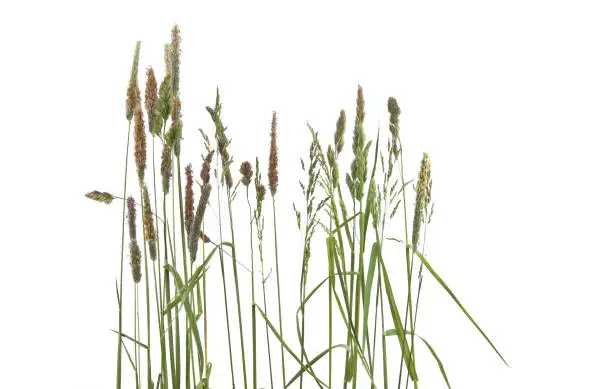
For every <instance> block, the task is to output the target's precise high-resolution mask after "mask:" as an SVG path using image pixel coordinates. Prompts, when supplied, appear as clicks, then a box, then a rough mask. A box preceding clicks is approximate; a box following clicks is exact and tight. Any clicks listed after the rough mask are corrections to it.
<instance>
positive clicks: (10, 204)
mask: <svg viewBox="0 0 612 389" xmlns="http://www.w3.org/2000/svg"><path fill="white" fill-rule="evenodd" d="M0 15H1V16H0V29H1V35H0V36H1V37H2V38H1V39H2V54H1V57H0V58H1V60H0V77H1V79H2V83H1V85H0V112H2V116H3V124H2V137H1V139H2V140H1V144H2V149H3V152H2V153H0V158H1V166H2V181H1V182H2V190H1V191H0V198H1V203H0V204H1V207H2V210H1V213H0V217H1V218H2V223H1V224H0V225H1V226H2V235H1V236H2V239H1V241H2V270H1V271H0V289H1V293H2V294H1V295H2V296H3V299H2V310H1V312H2V313H1V316H0V317H1V320H0V327H1V331H0V333H1V334H2V345H1V346H0V347H1V348H2V351H1V353H0V360H1V366H2V368H0V370H2V372H3V373H2V379H1V380H2V381H1V382H2V385H1V386H3V387H7V388H18V387H35V386H41V385H44V386H47V387H64V388H83V387H87V388H109V387H112V385H113V384H114V379H115V352H116V335H114V334H113V333H112V332H111V331H110V329H111V328H115V326H116V300H115V291H114V279H115V276H116V275H117V268H118V258H117V257H118V252H119V221H120V219H121V216H120V214H121V209H120V206H117V205H113V206H108V207H105V206H103V205H98V204H95V203H93V202H91V201H88V200H87V199H85V198H84V197H83V194H84V193H85V192H87V191H90V190H93V189H99V190H107V191H111V192H113V193H116V194H120V193H121V190H122V173H123V157H124V154H123V153H124V147H125V133H126V128H127V123H126V121H125V118H124V102H125V88H126V85H127V81H128V78H129V72H130V66H131V57H132V53H133V49H134V44H135V42H136V40H142V42H143V43H142V51H141V61H140V64H141V66H140V73H139V78H140V81H141V89H142V90H144V70H145V69H146V67H147V66H149V65H152V66H153V67H154V68H155V70H156V72H157V74H158V79H161V74H162V73H163V44H164V43H165V42H168V41H169V39H170V29H171V27H172V25H173V23H175V22H176V23H178V24H179V25H180V27H181V30H182V32H183V57H182V62H183V66H182V74H181V96H182V100H183V112H184V123H185V130H184V143H183V145H184V146H183V161H184V162H188V161H191V162H193V163H194V164H196V165H197V166H199V163H200V157H199V153H200V152H202V148H201V142H200V136H199V134H198V131H197V129H198V128H200V127H201V128H203V129H204V130H205V131H207V132H208V133H209V134H212V132H211V131H212V125H211V121H210V119H209V117H208V114H207V113H206V112H205V109H204V108H205V106H206V105H212V104H213V103H214V93H215V87H216V86H219V87H220V89H221V94H222V99H223V102H224V120H225V122H226V124H227V125H228V135H229V136H230V137H231V138H232V140H233V141H232V145H231V152H232V154H233V155H234V156H235V159H236V160H237V162H239V161H241V160H243V159H250V160H253V159H254V157H255V156H259V157H260V158H261V159H262V160H263V163H264V165H263V166H264V167H265V166H266V163H265V162H266V161H267V150H268V149H267V148H268V142H269V140H268V131H269V122H270V117H271V112H272V110H276V111H278V115H279V142H280V144H279V147H280V172H281V177H280V186H279V194H278V207H279V212H280V220H279V222H280V223H281V225H282V226H283V227H282V229H281V247H280V254H281V259H282V265H281V267H282V270H281V271H283V272H284V274H285V276H284V278H283V280H282V285H283V286H282V288H283V290H286V291H287V292H286V293H284V298H285V299H286V301H284V302H283V307H284V308H285V307H286V308H285V312H286V315H287V317H288V318H289V319H287V320H286V323H287V324H286V328H287V329H286V332H287V333H288V334H289V335H288V336H289V337H291V338H290V339H291V344H292V345H293V346H295V345H296V344H297V341H296V336H295V324H294V320H293V319H292V317H293V315H294V311H295V307H296V301H297V295H298V289H297V286H296V285H297V282H298V280H299V270H298V269H299V256H298V255H296V254H295V253H297V252H299V250H298V248H299V247H300V243H299V242H300V241H299V239H300V238H299V233H298V232H297V230H296V228H295V221H294V215H293V211H292V209H291V203H292V201H298V200H299V197H298V196H299V187H298V184H297V181H298V178H299V174H300V170H299V160H298V156H306V153H307V147H308V146H307V142H308V137H309V135H308V132H307V128H306V121H309V122H310V123H311V124H312V125H313V126H314V127H316V128H317V129H318V130H320V134H321V138H322V140H323V141H324V142H325V143H328V142H329V141H331V139H332V133H333V129H334V124H335V120H336V118H337V114H338V111H339V110H340V109H342V108H343V109H346V111H347V114H348V120H347V122H348V123H349V126H348V127H349V131H348V133H347V140H346V143H347V148H346V150H347V151H345V153H346V155H344V158H346V160H345V162H347V163H348V161H349V159H350V157H349V153H350V143H351V139H350V128H351V125H352V122H353V120H354V110H355V97H356V89H357V84H361V85H362V86H363V88H364V91H365V98H366V111H367V114H366V128H367V131H368V134H369V136H370V137H373V136H374V135H375V131H376V128H377V125H378V123H380V124H381V128H382V133H384V134H385V136H386V123H387V113H386V99H387V97H388V96H390V95H393V96H395V97H397V99H398V101H399V103H400V106H401V107H402V111H403V114H402V116H401V136H402V139H403V142H404V145H405V150H406V155H407V161H406V169H407V171H408V172H409V174H411V175H413V174H414V173H415V172H416V169H417V167H418V163H419V159H420V157H421V153H422V152H423V151H427V152H429V153H430V155H431V158H432V165H433V181H434V187H433V197H434V201H435V204H436V208H435V214H434V218H433V222H432V225H431V227H430V228H429V230H428V238H427V253H428V255H429V258H430V261H431V263H432V265H433V266H434V267H435V268H436V269H437V270H438V272H439V273H440V274H441V275H442V277H443V278H444V279H445V280H446V281H447V283H448V284H449V285H450V286H451V287H452V288H453V290H454V291H455V292H456V293H457V295H458V296H459V297H460V299H461V300H462V301H463V302H464V304H465V305H466V307H467V308H468V310H469V311H470V312H471V313H472V314H473V316H474V317H475V318H476V320H477V321H478V322H479V323H480V324H481V325H482V327H483V328H484V329H485V331H486V332H487V333H488V334H489V335H490V337H491V338H492V339H493V341H494V342H495V343H496V345H498V347H499V348H500V349H501V351H502V353H503V354H504V356H505V357H506V358H507V360H508V361H509V363H510V365H511V368H506V367H505V366H504V365H503V364H502V363H501V362H500V361H499V360H498V359H497V358H496V356H495V354H494V353H493V352H492V351H491V350H490V349H489V348H488V346H487V344H486V342H485V341H484V340H483V339H482V338H480V336H479V334H478V333H477V331H476V330H475V329H474V328H473V327H472V326H471V325H470V324H469V322H468V321H467V320H466V319H465V317H463V315H462V314H461V312H460V311H459V310H458V309H457V307H456V306H454V305H453V303H452V302H451V300H450V299H449V297H448V296H447V295H446V294H445V293H444V291H442V290H441V289H440V288H439V287H437V286H435V285H434V283H433V282H434V281H433V279H432V278H431V277H429V276H426V278H425V286H424V292H423V293H424V294H423V301H422V313H420V314H419V317H420V318H419V320H420V321H419V327H420V331H421V333H422V335H423V336H425V337H426V338H427V339H429V341H430V342H431V343H432V345H434V347H435V348H436V349H437V351H438V353H439V355H440V357H441V358H442V360H443V361H444V362H445V366H446V369H447V373H448V375H449V378H450V379H451V383H452V384H453V387H454V388H471V389H477V388H516V387H522V388H553V387H554V388H576V387H581V388H604V387H609V374H608V372H609V369H610V364H611V363H612V357H611V356H610V353H609V350H610V348H611V347H612V335H611V333H610V328H611V325H612V320H611V318H610V297H611V287H610V281H609V280H610V276H611V273H612V272H611V271H612V265H611V263H612V255H611V253H612V251H611V249H610V237H611V236H612V222H611V221H612V206H611V203H612V201H611V200H612V185H611V184H610V182H611V178H612V175H611V173H610V167H611V166H612V153H611V152H610V149H611V148H612V143H611V142H610V136H609V135H610V128H611V125H612V111H611V107H612V54H611V53H612V51H611V49H612V24H611V23H610V20H612V8H611V6H610V4H609V3H608V2H605V1H532V0H530V1H512V2H491V1H460V2H459V1H427V2H417V1H410V2H405V1H404V2H400V3H395V4H387V3H382V2H376V3H374V2H372V3H371V4H368V5H366V4H361V3H358V2H352V3H346V4H340V3H333V4H331V2H329V3H327V2H326V3H323V4H315V3H314V2H312V1H311V2H308V3H307V4H305V5H302V6H295V5H291V6H289V5H287V4H280V3H279V4H269V3H265V4H264V3H262V2H256V4H255V3H254V2H253V3H251V4H249V5H247V4H227V5H225V6H222V7H221V6H218V5H212V4H203V3H200V4H199V5H193V4H182V3H176V4H174V5H171V6H170V5H165V4H161V3H154V2H146V3H145V2H143V3H129V4H127V3H123V2H121V3H114V2H110V1H107V2H100V3H98V4H85V2H73V3H69V2H63V1H59V2H57V1H54V2H34V3H30V2H20V3H19V4H17V3H16V2H15V3H8V2H5V3H3V5H2V6H0ZM158 145H159V144H158ZM158 151H159V150H158ZM156 162H157V163H158V166H159V162H158V160H157V161H156ZM235 167H237V165H236V166H235ZM129 173H130V175H131V177H132V179H133V178H134V177H135V174H134V173H135V170H134V168H133V166H131V167H130V170H129ZM149 173H150V170H149V171H148V174H149ZM264 175H265V174H264ZM130 190H131V191H132V193H136V192H135V191H136V186H135V181H134V180H132V184H131V185H130ZM238 197H239V200H240V201H239V203H244V194H243V193H242V192H241V193H239V196H238ZM298 204H301V203H298ZM266 206H267V208H266V212H268V214H267V215H268V216H267V217H268V219H267V220H268V222H267V223H266V227H267V232H268V235H267V236H266V247H265V250H266V253H267V260H270V262H269V263H271V259H272V258H273V257H271V254H272V247H273V246H271V244H272V237H271V235H270V234H269V233H270V232H271V226H272V224H271V217H270V215H271V213H269V212H270V211H271V206H270V203H267V205H266ZM236 217H237V218H238V219H240V223H241V225H242V227H241V230H240V231H239V232H242V236H245V235H244V232H245V231H246V230H245V229H244V228H245V225H246V221H245V220H246V217H247V216H246V214H245V208H244V206H243V205H238V206H237V209H236ZM398 220H399V219H398ZM396 227H397V229H396V230H395V231H397V233H396V235H401V234H402V232H401V229H400V226H399V225H397V226H396ZM318 242H319V243H317V247H316V250H320V249H321V248H322V247H321V243H320V242H321V240H318ZM389 247H390V249H389V252H388V253H387V259H386V260H387V261H388V263H389V264H388V266H390V268H391V269H392V271H393V272H394V273H395V275H396V281H397V283H398V284H399V283H401V279H402V278H401V274H403V273H402V272H403V271H405V270H404V266H403V265H402V264H403V259H402V255H401V249H400V248H398V249H393V247H392V245H390V246H389ZM239 255H240V256H241V260H243V261H245V262H248V248H247V246H243V248H242V249H241V251H239ZM394 258H395V259H394ZM317 260H320V261H321V264H320V267H319V271H320V272H321V273H317V271H314V270H313V275H312V278H311V280H313V284H314V282H315V280H316V281H318V280H319V279H320V278H321V277H322V276H321V274H322V272H324V271H326V270H325V269H324V266H325V265H324V260H322V259H320V258H314V259H313V263H314V265H312V266H313V267H315V268H316V267H317V263H316V261H317ZM394 261H395V263H394ZM321 268H323V269H322V270H321ZM218 270H219V269H218V261H215V263H214V265H213V267H212V269H211V272H212V273H211V274H213V276H211V278H214V277H215V275H216V276H217V281H211V282H212V284H211V294H213V293H217V296H216V300H215V301H214V302H212V303H211V304H212V308H211V309H212V310H213V311H214V312H215V314H216V315H217V319H216V320H212V319H211V321H212V322H214V323H212V324H211V333H213V334H215V335H214V336H213V340H212V341H211V342H212V343H211V349H213V350H214V351H211V353H212V362H213V366H214V367H213V377H214V384H215V387H216V388H226V387H229V386H228V381H227V380H224V379H223V377H224V376H225V377H227V366H226V364H227V359H226V358H227V357H226V343H225V332H224V326H223V325H224V323H223V320H222V318H223V316H222V313H223V311H222V304H221V301H222V300H221V289H220V288H219V283H218ZM240 277H242V280H243V281H244V288H243V290H244V292H243V293H244V298H245V301H248V300H247V299H248V291H249V290H250V288H249V287H248V283H247V282H248V275H247V273H245V272H241V274H240ZM228 282H231V278H229V279H228ZM126 285H131V284H130V283H129V277H128V279H127V281H126ZM230 285H231V284H230ZM128 289H129V288H128ZM273 293H274V289H271V292H270V296H273V295H274V294H273ZM324 294H326V293H324ZM321 297H322V298H321V300H320V304H322V305H320V308H319V309H318V310H317V309H312V310H311V314H312V315H311V316H310V318H311V322H310V324H309V325H311V326H312V327H311V328H317V326H319V327H320V328H321V330H323V329H325V328H326V313H323V312H326V309H327V308H326V305H325V301H326V300H325V298H324V297H325V296H323V295H322V296H321ZM243 310H244V312H243V314H244V315H245V321H246V322H247V323H248V321H249V320H250V319H249V311H248V309H247V305H246V304H245V306H244V308H243ZM315 311H320V312H322V313H320V314H318V315H315ZM285 312H284V313H285ZM314 316H317V317H314ZM260 328H261V326H260ZM311 331H312V330H311ZM246 332H247V333H249V331H248V330H247V331H246ZM312 332H314V331H312ZM321 333H322V334H326V332H321ZM341 334H342V331H340V327H338V335H337V336H336V338H335V339H336V340H337V341H338V342H341V341H343V338H344V336H343V335H341ZM154 339H155V338H154ZM234 339H236V340H237V338H234ZM309 342H310V343H309V347H310V350H311V353H314V352H315V351H316V350H320V349H321V348H323V347H324V345H325V344H326V342H327V339H326V335H324V336H323V335H322V336H320V339H319V340H314V339H311V340H310V341H309ZM236 345H237V343H236ZM260 347H263V338H262V340H260ZM273 347H274V348H275V349H276V348H277V343H276V342H273ZM237 350H238V349H236V351H237ZM317 352H318V351H317ZM419 353H420V354H421V358H420V360H419V368H420V369H422V373H421V387H422V388H424V389H425V388H441V387H443V381H442V380H441V378H440V376H439V375H438V373H437V368H436V366H435V362H434V361H433V360H432V359H431V358H429V356H427V355H426V350H425V349H421V350H420V351H419ZM215 355H216V356H215ZM343 358H344V356H343V354H342V353H341V352H337V353H336V357H335V359H334V363H335V366H336V367H335V369H337V370H339V371H338V373H340V370H341V368H340V366H341V363H342V361H343ZM262 359H264V358H263V357H262ZM275 360H276V359H275ZM236 362H237V360H236ZM397 362H398V361H397V360H396V358H394V359H393V363H392V365H393V366H396V365H397ZM321 363H322V364H323V365H325V366H326V362H321ZM323 365H322V366H321V367H320V369H322V370H321V374H322V376H325V377H326V374H327V373H326V372H325V371H326V367H325V366H323ZM238 366H239V365H238ZM261 366H262V367H261V371H262V374H261V377H266V370H264V366H265V364H264V361H262V362H261ZM124 368H125V370H126V371H127V369H128V365H127V364H126V365H124ZM275 368H276V373H279V370H278V364H275ZM394 368H396V367H394ZM289 370H290V371H291V372H292V373H293V372H294V371H295V367H294V366H293V365H292V367H291V368H290V369H289ZM364 378H365V377H364V376H361V377H360V382H361V383H362V384H363V387H365V386H366V385H365V383H366V380H365V379H364ZM262 382H265V380H264V378H262ZM307 382H309V383H312V382H311V381H307ZM392 382H394V381H392ZM335 385H336V386H338V384H335ZM360 386H361V385H360ZM392 386H394V385H392Z"/></svg>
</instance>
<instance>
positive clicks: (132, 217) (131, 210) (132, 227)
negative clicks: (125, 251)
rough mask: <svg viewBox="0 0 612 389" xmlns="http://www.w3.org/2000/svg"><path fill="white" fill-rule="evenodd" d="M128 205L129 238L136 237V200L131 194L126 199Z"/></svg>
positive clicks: (133, 238)
mask: <svg viewBox="0 0 612 389" xmlns="http://www.w3.org/2000/svg"><path fill="white" fill-rule="evenodd" d="M127 207H128V214H127V218H128V228H129V233H130V240H135V239H136V201H135V200H134V198H133V197H132V196H130V197H128V199H127Z"/></svg>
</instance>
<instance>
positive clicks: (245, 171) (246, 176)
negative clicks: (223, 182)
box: [240, 161, 253, 186]
mask: <svg viewBox="0 0 612 389" xmlns="http://www.w3.org/2000/svg"><path fill="white" fill-rule="evenodd" d="M240 174H242V178H241V179H240V182H242V184H243V185H244V186H249V184H250V183H251V178H252V177H253V168H252V167H251V163H250V162H249V161H244V162H243V163H242V164H241V165H240Z"/></svg>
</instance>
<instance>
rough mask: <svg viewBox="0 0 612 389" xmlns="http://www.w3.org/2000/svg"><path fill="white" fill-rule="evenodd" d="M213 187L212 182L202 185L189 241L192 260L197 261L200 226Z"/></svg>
mask: <svg viewBox="0 0 612 389" xmlns="http://www.w3.org/2000/svg"><path fill="white" fill-rule="evenodd" d="M211 189H212V187H211V185H210V184H206V185H204V186H203V187H202V193H201V194H200V200H199V201H198V209H197V210H196V214H195V217H194V219H193V224H192V226H191V228H190V232H189V238H188V243H189V254H190V259H191V262H194V261H195V259H196V254H197V252H198V239H199V238H200V234H201V232H202V231H201V229H200V226H201V225H202V222H203V221H204V212H206V204H208V199H209V197H210V191H211Z"/></svg>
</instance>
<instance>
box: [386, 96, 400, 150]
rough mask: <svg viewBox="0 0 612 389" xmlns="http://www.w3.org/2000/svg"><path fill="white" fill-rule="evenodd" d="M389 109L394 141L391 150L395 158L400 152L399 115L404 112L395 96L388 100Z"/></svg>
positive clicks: (390, 126) (390, 129) (390, 127)
mask: <svg viewBox="0 0 612 389" xmlns="http://www.w3.org/2000/svg"><path fill="white" fill-rule="evenodd" d="M387 110H388V111H389V131H390V132H391V137H392V141H391V142H392V143H391V151H392V152H393V155H394V156H395V158H397V156H398V154H399V115H400V113H402V111H401V110H400V107H399V105H397V100H395V97H389V101H388V102H387Z"/></svg>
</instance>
